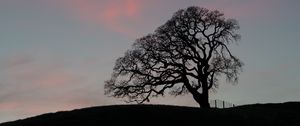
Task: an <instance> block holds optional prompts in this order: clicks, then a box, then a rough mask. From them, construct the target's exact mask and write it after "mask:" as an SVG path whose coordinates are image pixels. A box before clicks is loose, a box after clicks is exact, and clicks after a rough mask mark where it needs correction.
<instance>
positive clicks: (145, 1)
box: [0, 0, 300, 122]
mask: <svg viewBox="0 0 300 126" xmlns="http://www.w3.org/2000/svg"><path fill="white" fill-rule="evenodd" d="M191 5H193V6H200V7H205V8H208V9H217V10H220V11H222V12H224V13H225V17H229V18H235V19H237V20H238V21H239V24H240V27H241V29H240V34H241V35H242V39H241V41H239V44H238V45H231V49H232V51H233V53H234V54H235V55H237V56H238V57H240V59H241V60H242V61H243V62H244V63H245V66H244V71H243V72H242V73H241V75H240V80H239V83H238V85H235V86H233V85H231V84H227V83H226V82H224V83H222V84H221V85H220V88H219V90H218V91H217V92H216V93H211V97H210V98H211V99H221V100H226V101H229V102H231V103H234V104H237V105H243V104H253V103H266V102H286V101H299V100H300V92H299V90H300V85H299V82H300V76H299V74H298V71H300V67H299V65H300V57H299V54H300V51H299V49H298V48H299V47H300V43H299V35H300V32H299V31H298V30H299V29H300V25H298V23H299V22H300V13H299V12H300V9H299V5H300V2H299V1H298V0H285V1H282V0H251V1H250V0H184V1H183V0H164V1H161V0H151V1H149V0H98V1H95V0H1V1H0V80H1V82H0V122H3V121H9V120H15V119H19V118H24V117H28V116H33V115H37V114H41V113H45V112H54V111H59V110H70V109H74V108H82V107H89V106H99V105H110V104H123V103H124V102H123V101H122V100H121V99H113V98H108V97H107V96H104V91H103V84H104V83H103V82H104V81H105V80H107V79H109V77H110V75H111V73H112V68H113V65H114V62H115V60H116V58H118V57H120V56H122V55H123V54H124V52H125V51H126V50H127V49H129V48H130V46H131V44H132V43H133V42H134V40H135V39H137V38H139V37H142V36H143V35H146V34H148V33H152V32H153V31H154V30H155V29H156V28H157V27H158V26H160V25H162V24H163V23H164V22H166V21H167V20H168V19H169V18H170V17H171V16H172V14H173V13H174V12H175V11H177V10H178V9H180V8H186V7H188V6H191ZM151 103H159V104H176V105H187V106H197V103H195V102H194V101H193V99H192V98H191V97H190V96H189V95H187V96H182V97H176V98H174V97H164V98H158V99H153V101H152V102H151Z"/></svg>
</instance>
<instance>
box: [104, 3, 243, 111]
mask: <svg viewBox="0 0 300 126" xmlns="http://www.w3.org/2000/svg"><path fill="white" fill-rule="evenodd" d="M223 15H224V14H223V13H221V12H219V11H217V10H215V11H210V10H208V9H205V8H200V7H194V6H192V7H188V8H186V9H181V10H179V11H177V12H176V13H175V14H174V15H173V17H172V18H171V19H170V20H168V21H167V22H166V23H165V24H164V25H162V26H160V27H159V28H157V29H156V30H155V32H154V33H153V34H149V35H147V36H144V37H142V38H140V39H137V40H136V41H135V43H134V44H133V46H132V49H130V50H128V51H127V52H126V53H125V55H124V56H123V57H120V58H118V59H117V61H116V64H115V67H114V69H113V70H114V72H113V74H112V77H111V79H110V80H107V81H106V82H105V93H106V94H107V95H111V96H114V97H117V98H124V97H127V98H128V101H129V102H132V101H136V102H138V103H143V102H145V101H149V98H150V97H157V96H163V95H164V94H165V92H169V93H170V94H171V95H175V96H177V95H183V94H187V93H191V94H192V96H193V98H194V99H195V101H196V102H197V103H199V105H200V107H203V108H209V107H210V105H209V90H211V89H216V88H217V87H218V82H219V79H220V77H225V78H226V80H227V81H228V82H230V83H236V82H237V80H238V75H239V73H240V71H241V68H242V66H243V63H242V62H241V61H240V60H239V59H238V58H236V57H235V56H233V55H232V53H231V51H230V50H229V48H228V45H230V44H231V43H234V42H237V41H238V40H239V39H240V35H239V34H238V33H236V31H237V30H238V29H239V25H238V23H237V21H236V20H234V19H225V18H224V16H223Z"/></svg>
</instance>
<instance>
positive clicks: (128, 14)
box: [59, 0, 141, 36]
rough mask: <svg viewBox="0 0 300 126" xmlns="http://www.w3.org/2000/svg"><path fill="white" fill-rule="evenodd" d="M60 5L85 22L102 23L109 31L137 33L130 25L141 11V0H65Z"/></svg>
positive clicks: (127, 33)
mask: <svg viewBox="0 0 300 126" xmlns="http://www.w3.org/2000/svg"><path fill="white" fill-rule="evenodd" d="M59 4H61V5H62V7H63V8H64V9H67V10H71V13H73V15H75V16H77V17H80V18H81V19H82V20H84V21H88V22H92V23H100V24H101V25H102V26H105V27H107V28H108V29H109V30H112V31H115V32H119V33H122V34H126V35H130V36H132V35H133V34H135V31H134V30H133V28H131V27H128V23H130V22H132V21H134V20H135V19H137V18H138V16H139V14H140V11H141V2H140V0H101V2H100V1H94V0H63V1H62V2H59Z"/></svg>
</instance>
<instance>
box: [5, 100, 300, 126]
mask: <svg viewBox="0 0 300 126" xmlns="http://www.w3.org/2000/svg"><path fill="white" fill-rule="evenodd" d="M102 124H108V125H119V124H121V125H182V126H186V125H189V124H192V125H201V126H202V125H204V124H207V125H210V126H213V125H215V126H232V125H236V126H237V125H239V126H247V125H249V126H254V125H255V126H257V125H272V126H296V125H297V126H299V125H300V102H288V103H279V104H254V105H245V106H239V107H234V108H227V109H200V108H194V107H180V106H168V105H113V106H100V107H91V108H83V109H77V110H72V111H63V112H56V113H48V114H43V115H39V116H36V117H31V118H27V119H22V120H17V121H13V122H6V123H2V124H0V126H96V125H97V126H98V125H102Z"/></svg>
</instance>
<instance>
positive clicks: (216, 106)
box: [215, 100, 218, 108]
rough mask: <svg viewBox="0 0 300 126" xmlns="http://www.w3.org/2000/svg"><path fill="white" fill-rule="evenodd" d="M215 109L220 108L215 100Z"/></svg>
mask: <svg viewBox="0 0 300 126" xmlns="http://www.w3.org/2000/svg"><path fill="white" fill-rule="evenodd" d="M215 108H218V105H217V100H215Z"/></svg>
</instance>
